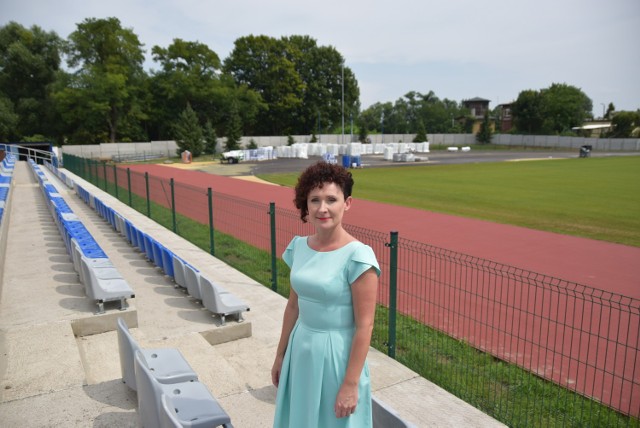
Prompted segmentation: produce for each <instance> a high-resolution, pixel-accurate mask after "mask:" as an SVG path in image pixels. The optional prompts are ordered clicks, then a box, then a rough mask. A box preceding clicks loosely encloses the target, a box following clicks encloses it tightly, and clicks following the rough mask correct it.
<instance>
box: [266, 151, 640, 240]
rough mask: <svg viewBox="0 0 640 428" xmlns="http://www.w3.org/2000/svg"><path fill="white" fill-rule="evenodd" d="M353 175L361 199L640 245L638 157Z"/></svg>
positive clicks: (275, 177)
mask: <svg viewBox="0 0 640 428" xmlns="http://www.w3.org/2000/svg"><path fill="white" fill-rule="evenodd" d="M352 171H353V175H354V178H355V181H356V187H357V193H358V198H361V199H368V200H371V201H376V202H384V203H389V204H394V205H402V206H408V207H412V208H419V209H424V210H429V211H435V212H441V213H446V214H454V215H459V216H464V217H471V218H478V219H483V220H489V221H493V222H497V223H505V224H512V225H516V226H523V227H527V228H531V229H537V230H545V231H550V232H557V233H563V234H567V235H575V236H581V237H585V238H591V239H598V240H603V241H609V242H615V243H620V244H625V245H631V246H636V247H640V156H625V157H603V158H588V159H579V158H575V159H553V160H535V161H514V162H500V163H477V164H463V165H426V166H416V167H407V166H403V167H398V168H376V169H366V168H365V169H357V170H352ZM298 174H299V173H286V174H268V175H260V176H259V177H260V178H262V179H264V180H268V181H271V182H274V183H278V184H282V185H287V186H293V185H295V181H296V179H297V176H298Z"/></svg>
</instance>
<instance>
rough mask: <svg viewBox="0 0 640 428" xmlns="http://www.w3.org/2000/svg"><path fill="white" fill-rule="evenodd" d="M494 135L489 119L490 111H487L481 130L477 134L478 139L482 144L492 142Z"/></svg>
mask: <svg viewBox="0 0 640 428" xmlns="http://www.w3.org/2000/svg"><path fill="white" fill-rule="evenodd" d="M492 136H493V130H492V128H491V119H489V112H488V111H486V112H485V113H484V119H483V120H482V123H481V124H480V130H479V131H478V133H477V134H476V141H477V142H478V143H480V144H490V143H491V137H492Z"/></svg>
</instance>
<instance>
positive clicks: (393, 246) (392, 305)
mask: <svg viewBox="0 0 640 428" xmlns="http://www.w3.org/2000/svg"><path fill="white" fill-rule="evenodd" d="M385 246H387V247H389V249H390V253H389V343H388V344H387V347H388V348H389V356H390V357H391V358H394V359H395V358H396V314H397V300H398V232H397V231H395V230H393V231H391V242H390V243H388V244H385Z"/></svg>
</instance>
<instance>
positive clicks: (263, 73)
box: [0, 17, 640, 151]
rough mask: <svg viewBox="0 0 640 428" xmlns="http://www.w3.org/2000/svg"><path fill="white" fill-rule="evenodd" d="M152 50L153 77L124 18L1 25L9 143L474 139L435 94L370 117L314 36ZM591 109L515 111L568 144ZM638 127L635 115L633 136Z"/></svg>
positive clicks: (0, 77)
mask: <svg viewBox="0 0 640 428" xmlns="http://www.w3.org/2000/svg"><path fill="white" fill-rule="evenodd" d="M150 52H151V55H152V60H153V62H154V64H155V65H156V66H157V68H156V67H154V68H152V70H150V71H146V70H144V68H143V63H144V58H145V57H144V54H145V51H144V49H143V44H142V43H141V42H140V40H139V38H138V36H137V35H136V34H135V32H134V31H133V30H132V29H129V28H124V27H123V26H122V24H121V23H120V21H119V20H118V19H117V18H114V17H112V18H106V19H96V18H87V19H85V20H84V21H82V22H81V23H79V24H77V25H76V30H75V31H73V32H72V33H71V34H70V35H69V36H68V38H67V39H62V38H61V37H60V36H58V35H57V34H56V33H55V32H51V31H45V30H43V29H42V28H40V27H38V26H32V27H31V28H25V27H24V26H22V25H20V24H19V23H16V22H10V23H8V24H7V25H5V26H3V27H0V141H29V140H49V141H54V142H55V143H56V144H58V145H61V144H95V143H102V142H115V141H150V140H169V139H178V140H179V139H180V138H182V137H183V136H184V135H187V136H188V137H189V138H201V140H202V141H203V142H204V143H205V144H203V146H202V147H201V149H202V150H205V151H210V150H211V149H212V147H215V141H216V138H217V137H218V136H224V137H225V138H226V140H227V141H228V142H229V143H230V144H231V145H233V143H234V142H237V141H238V140H239V138H240V136H242V135H244V136H252V135H293V134H297V135H313V134H320V133H334V132H340V131H341V126H342V118H343V114H344V118H345V121H347V123H348V125H347V126H352V127H355V129H356V132H358V133H359V134H360V136H361V139H365V138H366V135H367V134H368V133H370V132H372V133H373V132H375V133H418V134H424V133H426V132H427V131H428V132H429V133H446V132H465V131H468V129H467V128H468V121H467V120H465V118H468V116H469V111H468V110H467V109H465V108H464V106H463V105H462V103H461V102H457V101H453V100H449V99H439V98H438V97H437V96H436V95H435V94H434V93H433V91H429V92H428V93H426V94H423V93H420V92H415V91H412V92H409V93H407V94H405V95H404V96H403V97H401V98H399V99H398V100H397V101H396V102H394V103H375V104H373V105H372V106H370V107H368V108H366V109H364V110H362V109H361V106H360V101H359V98H360V90H359V87H358V81H357V79H356V76H355V75H354V73H353V71H352V70H351V69H350V68H349V67H347V66H346V65H345V60H344V57H343V56H342V55H341V54H340V53H339V52H338V51H337V50H336V49H335V48H334V47H331V46H320V45H318V43H317V42H316V40H314V39H313V38H311V37H309V36H303V35H293V36H288V37H281V38H273V37H269V36H264V35H257V36H254V35H249V36H244V37H240V38H238V39H237V40H236V41H235V42H234V48H233V50H232V52H231V53H230V54H229V56H228V57H227V58H225V59H224V60H221V59H220V57H219V56H218V55H217V54H216V52H214V51H213V50H211V49H210V48H209V47H208V46H207V45H206V44H203V43H200V42H197V41H186V40H182V39H177V38H176V39H174V40H173V42H172V43H171V45H169V46H166V47H162V46H153V47H152V48H151V50H150ZM63 60H64V63H65V65H66V67H64V66H63ZM343 99H344V106H343ZM591 108H592V103H591V100H590V99H589V98H588V97H587V96H586V95H585V94H584V93H583V92H582V91H581V90H580V89H578V88H575V87H573V86H570V85H566V84H553V85H551V87H550V88H547V89H544V90H540V91H532V90H528V91H523V92H521V93H520V95H519V97H518V100H517V101H516V102H515V104H514V107H513V111H514V115H515V117H516V122H515V123H516V127H517V130H518V132H526V133H534V134H535V133H557V134H561V133H566V132H568V130H570V129H571V127H573V126H578V125H580V124H582V122H583V121H584V120H585V119H587V118H589V117H590V115H591ZM494 113H495V114H497V112H494ZM632 113H633V112H632ZM625 123H626V122H625ZM638 123H640V121H638V120H637V119H636V118H635V117H633V118H632V119H631V124H630V125H629V126H631V128H633V127H634V126H637V125H638ZM351 129H353V128H351ZM194 136H195V137H194Z"/></svg>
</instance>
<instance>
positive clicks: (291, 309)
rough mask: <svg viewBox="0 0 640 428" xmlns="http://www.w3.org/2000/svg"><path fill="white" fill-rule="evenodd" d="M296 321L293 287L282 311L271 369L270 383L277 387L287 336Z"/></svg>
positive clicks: (287, 341) (295, 296) (296, 303)
mask: <svg viewBox="0 0 640 428" xmlns="http://www.w3.org/2000/svg"><path fill="white" fill-rule="evenodd" d="M297 319H298V295H297V294H296V292H295V291H293V287H292V288H291V289H290V291H289V300H288V301H287V307H286V308H285V310H284V316H283V320H282V332H281V333H280V342H278V349H277V351H276V358H275V360H274V362H273V367H272V368H271V382H273V384H274V385H275V387H276V388H277V387H278V384H279V383H280V371H281V370H282V361H283V360H284V353H285V351H286V350H287V344H288V343H289V336H290V335H291V330H293V326H294V325H295V323H296V321H297Z"/></svg>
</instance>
